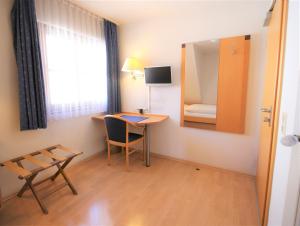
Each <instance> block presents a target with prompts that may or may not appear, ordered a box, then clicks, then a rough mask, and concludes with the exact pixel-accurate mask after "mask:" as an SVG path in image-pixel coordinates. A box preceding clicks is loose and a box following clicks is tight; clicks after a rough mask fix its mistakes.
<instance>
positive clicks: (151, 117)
mask: <svg viewBox="0 0 300 226" xmlns="http://www.w3.org/2000/svg"><path fill="white" fill-rule="evenodd" d="M121 115H132V116H144V117H148V118H147V119H145V120H143V121H140V122H136V123H133V124H136V125H137V126H143V127H144V128H145V138H146V139H145V140H146V147H147V148H146V150H145V151H146V166H148V167H149V166H150V134H149V132H148V127H149V126H150V125H153V124H158V123H161V122H163V121H165V120H167V119H168V118H169V116H168V115H158V114H139V113H133V112H122V113H118V114H115V116H121ZM104 117H105V115H97V116H93V117H92V119H95V120H100V121H104ZM130 123H132V122H130Z"/></svg>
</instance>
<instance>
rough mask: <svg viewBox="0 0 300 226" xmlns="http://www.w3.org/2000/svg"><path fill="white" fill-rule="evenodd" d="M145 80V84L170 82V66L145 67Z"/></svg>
mask: <svg viewBox="0 0 300 226" xmlns="http://www.w3.org/2000/svg"><path fill="white" fill-rule="evenodd" d="M145 82H146V84H147V85H164V84H165V85H167V84H171V83H172V80H171V67H170V66H164V67H148V68H145Z"/></svg>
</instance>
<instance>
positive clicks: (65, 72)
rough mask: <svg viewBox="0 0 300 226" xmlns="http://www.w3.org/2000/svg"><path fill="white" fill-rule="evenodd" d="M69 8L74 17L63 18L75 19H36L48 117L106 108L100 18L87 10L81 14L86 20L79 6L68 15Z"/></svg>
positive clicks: (82, 113) (103, 45) (103, 46)
mask: <svg viewBox="0 0 300 226" xmlns="http://www.w3.org/2000/svg"><path fill="white" fill-rule="evenodd" d="M41 2H42V3H41V4H43V1H41ZM57 2H58V3H60V4H65V3H64V2H60V1H57ZM48 4H51V2H49V3H48ZM58 6H59V5H58ZM61 7H67V6H66V5H62V6H61ZM37 9H38V7H37ZM62 9H64V8H62ZM72 10H74V15H75V13H76V17H62V18H66V19H68V20H72V18H76V21H70V22H71V23H63V22H60V21H57V20H54V21H55V23H51V18H49V17H46V16H45V18H47V21H46V22H45V21H44V20H38V26H39V33H40V40H41V52H42V58H43V69H44V77H45V84H46V86H45V87H46V99H47V112H48V118H50V119H61V118H68V117H76V116H80V115H87V114H93V113H100V112H105V111H106V109H107V81H106V48H105V41H104V38H103V37H102V33H103V32H102V24H101V21H100V20H99V19H97V18H94V17H93V16H91V15H89V14H86V13H85V14H83V15H84V16H85V17H87V19H84V18H83V17H82V16H81V17H80V16H79V17H78V13H82V12H81V11H82V9H78V8H74V7H70V8H69V10H68V11H67V12H68V13H69V14H70V12H72ZM60 11H63V10H60ZM38 15H39V13H37V16H38ZM74 15H73V16H74ZM41 17H42V16H41ZM42 18H43V17H42ZM56 18H61V17H56ZM38 19H39V17H38ZM80 20H81V21H80ZM49 21H50V22H49ZM70 24H71V25H70ZM77 24H79V25H80V26H77Z"/></svg>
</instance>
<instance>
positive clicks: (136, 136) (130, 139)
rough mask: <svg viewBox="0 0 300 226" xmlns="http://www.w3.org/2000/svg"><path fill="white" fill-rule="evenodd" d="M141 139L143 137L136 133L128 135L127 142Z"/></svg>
mask: <svg viewBox="0 0 300 226" xmlns="http://www.w3.org/2000/svg"><path fill="white" fill-rule="evenodd" d="M142 137H143V135H140V134H137V133H128V141H129V142H132V141H135V140H138V139H140V138H142Z"/></svg>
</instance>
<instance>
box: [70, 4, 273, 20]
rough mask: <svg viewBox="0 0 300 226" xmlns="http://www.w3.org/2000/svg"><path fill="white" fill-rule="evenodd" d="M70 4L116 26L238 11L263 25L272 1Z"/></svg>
mask: <svg viewBox="0 0 300 226" xmlns="http://www.w3.org/2000/svg"><path fill="white" fill-rule="evenodd" d="M73 2H74V3H75V4H78V5H80V6H81V7H83V8H86V9H88V10H90V11H92V12H94V13H95V14H98V15H100V16H101V17H104V18H107V19H109V20H111V21H113V22H115V23H117V24H119V25H122V24H128V23H133V22H136V21H141V20H147V19H148V20H149V19H151V18H160V17H168V16H181V15H197V14H199V13H205V14H206V13H212V14H213V13H214V12H216V13H217V12H218V10H222V11H228V13H230V12H232V11H235V12H237V11H238V12H240V13H241V15H243V13H245V14H246V15H253V17H257V16H258V17H261V18H262V22H261V23H263V18H264V17H265V15H266V12H267V10H268V8H269V7H270V4H271V0H194V1H184V0H181V1H178V0H177V1H171V0H169V1H167V0H160V1H158V0H156V1H151V0H134V1H129V0H119V1H116V0H73Z"/></svg>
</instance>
